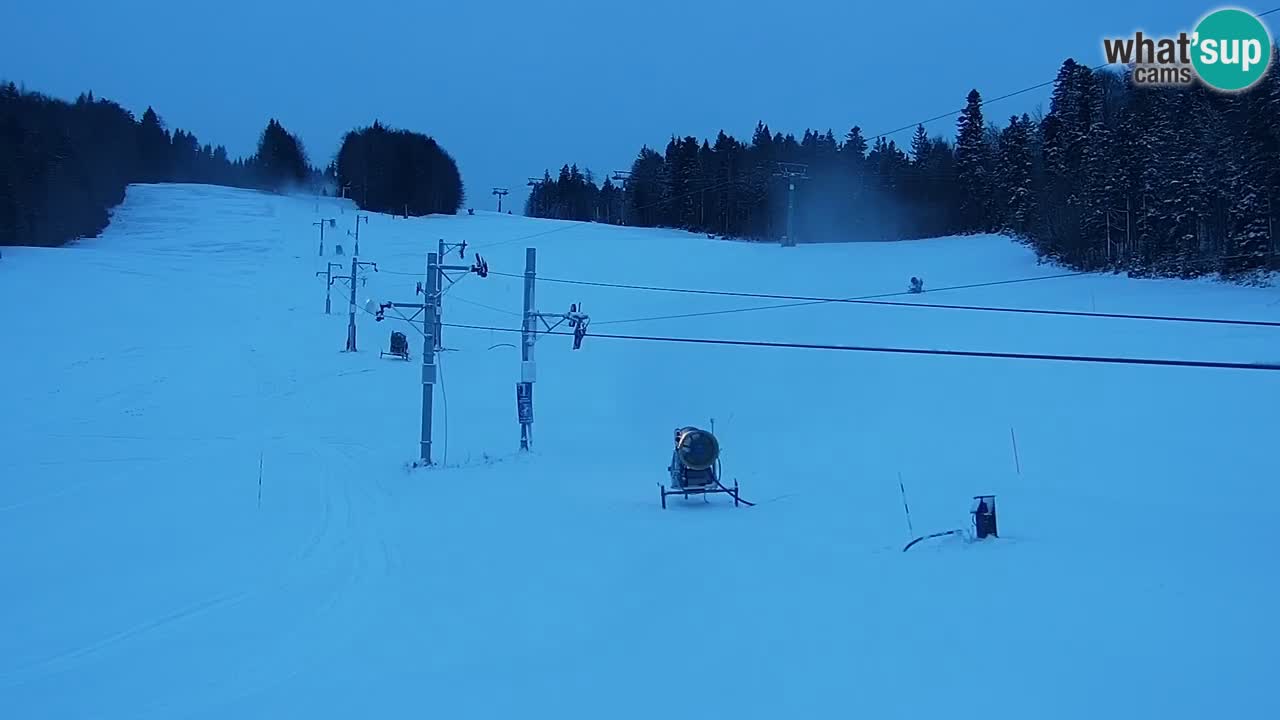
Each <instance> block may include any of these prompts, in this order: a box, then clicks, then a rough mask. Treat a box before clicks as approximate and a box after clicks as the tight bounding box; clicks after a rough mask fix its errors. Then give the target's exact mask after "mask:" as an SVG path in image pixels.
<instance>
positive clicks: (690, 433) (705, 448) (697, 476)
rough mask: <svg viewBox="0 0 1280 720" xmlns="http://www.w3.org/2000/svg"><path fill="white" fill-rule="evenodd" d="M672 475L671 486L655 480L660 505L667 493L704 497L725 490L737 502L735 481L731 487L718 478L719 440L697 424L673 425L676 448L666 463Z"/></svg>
mask: <svg viewBox="0 0 1280 720" xmlns="http://www.w3.org/2000/svg"><path fill="white" fill-rule="evenodd" d="M667 472H668V473H670V475H671V484H670V489H668V488H667V487H665V486H663V485H662V484H661V483H659V484H658V488H659V490H661V493H662V507H663V508H664V509H665V508H666V507H667V496H668V495H682V496H684V497H685V498H688V497H689V496H690V495H701V496H702V499H703V501H704V502H705V501H706V499H707V498H706V496H707V495H714V494H717V493H724V494H726V495H732V496H733V504H734V506H735V507H736V506H737V505H738V503H739V498H738V481H737V480H734V481H733V488H732V489H730V488H727V487H725V486H724V484H723V483H721V482H720V442H719V441H718V440H716V436H715V435H713V434H712V433H711V432H709V431H707V430H703V429H701V428H696V427H688V426H686V427H682V428H676V431H675V449H674V450H672V451H671V464H670V465H668V466H667Z"/></svg>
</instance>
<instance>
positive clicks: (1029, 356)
mask: <svg viewBox="0 0 1280 720" xmlns="http://www.w3.org/2000/svg"><path fill="white" fill-rule="evenodd" d="M444 326H445V327H451V328H457V329H459V330H484V331H489V332H505V333H518V332H523V331H522V329H521V328H504V327H493V326H488V325H468V324H465V323H444ZM539 334H540V335H564V336H572V333H566V332H559V331H543V332H540V333H539ZM589 337H592V338H603V339H610V340H640V341H648V342H668V343H685V344H693V345H728V346H737V347H759V348H780V349H793V350H827V351H838V352H867V353H889V354H898V355H937V356H943V357H971V358H991V359H1000V360H1046V361H1056V362H1079V363H1097V364H1106V365H1147V366H1158V367H1188V368H1217V369H1222V370H1272V371H1280V363H1242V362H1226V361H1215V360H1177V359H1169V358H1136V357H1114V356H1108V355H1053V354H1048V353H1017V352H994V351H986V350H931V349H926V348H899V347H884V346H874V345H834V344H825V343H796V342H778V341H769V340H728V339H719V338H691V337H663V336H658V335H616V334H609V333H592V334H591V335H589Z"/></svg>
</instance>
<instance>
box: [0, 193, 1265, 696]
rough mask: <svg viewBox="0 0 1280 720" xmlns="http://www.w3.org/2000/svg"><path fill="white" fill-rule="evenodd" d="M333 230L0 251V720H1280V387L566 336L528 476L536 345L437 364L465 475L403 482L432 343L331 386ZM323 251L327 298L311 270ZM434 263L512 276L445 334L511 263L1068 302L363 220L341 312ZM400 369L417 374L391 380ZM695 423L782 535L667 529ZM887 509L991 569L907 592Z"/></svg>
mask: <svg viewBox="0 0 1280 720" xmlns="http://www.w3.org/2000/svg"><path fill="white" fill-rule="evenodd" d="M316 202H317V201H316V200H315V199H310V198H284V197H278V196H273V195H268V194H261V193H254V192H246V191H238V190H231V189H225V188H213V187H206V186H163V185H161V186H135V187H131V188H130V189H129V192H128V197H127V199H126V201H125V203H124V204H123V205H122V206H121V207H120V208H119V209H118V210H117V211H116V213H115V216H114V218H113V221H112V223H111V225H110V227H109V228H108V229H107V231H106V232H105V233H104V235H103V236H102V237H101V238H97V239H92V240H86V241H84V242H82V243H80V244H78V245H76V246H73V247H69V248H64V249H30V248H12V249H10V248H6V250H5V254H4V258H3V260H0V304H2V307H3V308H4V310H3V313H4V314H3V329H2V330H0V336H2V337H3V352H2V353H0V397H2V398H3V401H4V420H3V432H0V478H2V480H0V717H3V718H12V719H14V720H27V719H35V718H157V719H159V718H409V717H419V718H655V717H662V718H716V717H724V718H852V717H868V718H889V717H898V718H941V717H956V716H969V715H981V716H983V717H988V718H1081V717H1095V718H1096V717H1109V718H1134V717H1153V718H1154V717H1159V718H1210V717H1222V718H1227V717H1229V718H1275V717H1280V688H1278V686H1277V685H1276V682H1275V672H1276V669H1277V667H1280V649H1278V648H1280V620H1278V616H1277V614H1276V610H1275V609H1276V607H1277V603H1278V602H1280V581H1278V580H1277V571H1276V568H1277V565H1276V557H1277V554H1278V552H1277V551H1278V550H1280V540H1278V539H1277V537H1278V536H1277V534H1276V528H1277V502H1278V501H1280V488H1278V487H1277V479H1278V478H1277V474H1276V470H1275V468H1276V464H1275V461H1276V449H1277V431H1278V429H1280V424H1278V421H1277V408H1278V407H1280V405H1278V403H1277V400H1278V399H1280V374H1276V373H1271V372H1265V371H1255V370H1249V371H1241V370H1217V369H1194V368H1165V367H1135V366H1118V365H1117V366H1108V365H1089V364H1073V363H1062V362H1044V361H1017V360H997V359H970V358H955V357H933V356H904V355H886V354H872V353H855V352H835V351H816V350H794V349H770V348H743V347H732V346H712V345H682V344H674V343H657V342H640V341H624V340H614V339H607V338H601V337H594V338H593V337H591V336H590V335H589V336H588V337H587V338H586V341H585V342H584V344H583V349H582V350H580V351H576V352H575V351H573V350H571V342H570V339H569V338H568V337H564V336H553V337H545V338H543V339H541V340H540V341H539V343H538V345H537V363H538V376H537V385H536V389H535V391H534V400H535V426H534V452H533V453H532V454H530V455H525V456H520V455H519V454H518V453H517V452H516V451H517V443H518V437H519V430H518V425H517V422H516V408H515V382H516V380H517V379H518V377H519V362H518V361H519V354H518V351H517V350H516V349H515V347H514V344H518V341H519V339H518V338H519V336H518V335H517V334H511V333H504V332H500V331H496V330H495V331H490V330H485V331H476V330H464V329H458V328H448V327H446V328H445V331H444V341H445V344H446V346H447V348H448V350H447V351H446V352H444V353H443V356H442V359H441V369H442V376H443V380H444V383H443V387H442V388H440V389H439V390H438V391H437V393H436V415H435V420H436V441H437V442H436V458H437V460H440V459H444V460H446V462H447V465H448V466H449V467H445V468H434V469H427V470H412V471H410V470H406V463H407V462H409V461H412V460H413V459H415V458H416V456H417V453H418V442H417V441H418V428H419V408H420V388H421V386H420V384H419V380H420V366H419V364H418V361H419V357H420V356H419V352H420V351H421V336H420V335H419V334H418V333H417V332H416V331H414V330H413V329H412V328H410V327H408V326H407V325H405V324H404V323H400V322H396V321H391V320H388V321H386V322H382V323H376V322H374V321H373V318H372V317H370V316H368V315H366V314H364V313H363V312H361V313H360V314H359V318H358V323H359V352H357V353H354V354H350V353H344V352H342V350H343V346H344V341H345V335H346V330H345V327H346V322H347V318H346V310H347V303H346V300H345V292H346V291H345V289H344V288H342V287H335V288H334V302H333V310H334V312H333V314H332V315H329V316H326V315H325V314H324V312H323V309H324V281H323V279H318V278H317V277H316V276H315V271H316V270H317V269H323V267H324V262H326V261H328V260H330V259H332V260H334V261H336V262H342V263H346V264H347V265H346V267H348V268H349V262H350V251H351V244H352V243H351V240H350V239H349V238H345V237H338V236H342V235H345V234H346V231H347V230H349V229H351V228H352V227H353V224H352V221H353V217H354V215H355V213H354V209H353V208H351V207H350V206H345V207H344V206H341V205H340V204H339V203H338V201H334V200H321V201H320V205H321V208H320V213H317V212H316ZM321 215H322V216H325V217H329V216H332V217H335V218H337V219H338V227H337V229H336V230H331V231H328V232H327V233H326V246H327V248H326V250H327V251H328V250H330V249H331V248H332V246H333V242H334V241H335V240H338V241H340V242H342V244H343V245H344V249H345V250H346V251H347V254H346V255H343V256H342V257H337V258H319V257H317V244H318V231H317V228H315V227H314V226H312V225H311V223H312V222H314V221H315V220H316V218H317V217H318V216H321ZM535 234H538V235H539V236H538V237H536V238H532V239H527V240H521V239H520V238H522V237H524V236H529V235H535ZM439 238H445V239H446V240H449V241H451V242H457V241H462V240H466V241H467V243H468V253H467V257H468V261H469V260H470V259H471V258H472V254H471V249H473V248H478V249H480V252H481V254H482V255H484V256H485V257H486V258H487V259H488V261H489V266H490V269H491V270H492V271H494V272H493V274H491V275H490V276H489V277H488V278H484V279H481V278H478V277H476V276H469V277H466V278H465V279H463V280H462V281H461V282H460V283H458V284H457V285H456V286H454V287H453V288H452V289H450V290H449V292H448V294H447V295H446V296H445V298H444V314H445V322H446V323H457V324H471V325H482V326H489V327H497V328H518V327H519V324H520V320H519V317H518V314H519V312H520V308H521V285H522V281H521V280H520V279H518V278H514V277H506V276H502V275H499V274H498V273H511V274H515V275H519V274H520V273H521V272H522V271H523V265H524V249H525V247H526V246H528V245H536V246H537V248H538V264H539V268H538V270H539V275H540V277H544V278H559V279H587V280H593V281H604V282H618V283H636V284H651V285H668V286H679V287H703V288H715V289H728V290H750V291H763V292H773V293H783V294H803V295H821V296H851V295H863V294H873V293H881V292H897V291H900V290H902V289H904V288H905V286H906V282H907V279H908V278H909V277H910V276H911V275H919V276H921V277H923V278H924V279H925V281H926V283H927V287H928V288H940V287H944V286H951V285H962V284H972V283H982V282H988V281H997V280H1008V279H1013V278H1023V277H1033V276H1038V275H1051V274H1057V273H1061V272H1063V271H1062V270H1061V269H1056V268H1051V267H1048V266H1037V265H1036V263H1035V260H1034V257H1033V256H1032V255H1031V254H1030V253H1028V252H1027V251H1026V250H1025V249H1023V248H1021V247H1019V246H1018V245H1016V244H1013V243H1011V242H1009V241H1008V240H1006V239H1002V238H998V237H970V238H952V239H939V240H931V241H922V242H908V243H874V244H849V245H823V246H801V247H798V248H793V249H783V248H779V247H777V246H774V245H751V244H744V243H731V242H725V241H717V240H709V239H707V238H705V237H700V236H692V235H686V234H682V233H677V232H670V231H659V230H639V229H629V228H616V227H606V226H597V225H589V224H572V223H561V222H555V221H539V220H529V219H524V218H520V217H515V216H507V215H505V214H504V215H497V214H490V213H477V214H476V215H475V216H467V215H465V214H463V215H460V216H457V217H430V218H419V219H397V218H392V217H388V216H382V215H377V214H372V215H371V216H370V221H369V223H368V224H367V225H364V226H362V227H361V231H360V239H361V252H362V254H361V259H362V260H368V261H374V262H377V263H378V267H379V270H380V272H377V273H374V272H372V270H371V269H370V270H369V271H368V272H367V273H366V275H367V284H361V285H360V287H359V288H358V297H359V299H360V301H361V303H363V302H364V300H365V299H367V298H374V299H378V300H394V301H405V302H412V301H414V300H415V294H414V286H415V282H416V281H417V280H418V278H417V277H415V276H414V273H419V272H421V270H422V268H423V264H424V258H425V253H426V251H427V250H428V249H429V248H434V247H435V245H436V241H437V239H439ZM452 261H453V262H461V261H460V260H458V259H457V258H456V255H455V256H454V259H453V260H452ZM393 271H394V272H397V273H406V274H392V272H393ZM923 299H925V300H928V301H933V302H948V303H964V304H981V303H986V304H993V305H1003V306H1020V307H1036V308H1060V309H1070V310H1095V309H1096V310H1097V311H1115V312H1140V313H1162V314H1183V315H1199V316H1216V317H1236V318H1257V319H1270V320H1277V319H1280V292H1278V291H1276V290H1274V289H1249V288H1240V287H1231V286H1225V285H1221V284H1215V283H1211V282H1179V281H1138V280H1130V279H1126V278H1123V277H1110V276H1107V277H1099V276H1088V277H1074V278H1064V279H1049V280H1043V281H1039V282H1029V283H1021V284H1013V285H1001V286H992V287H985V288H977V289H970V290H962V291H952V292H932V293H930V294H927V295H925V296H924V298H923ZM536 300H537V305H538V309H539V310H541V311H543V312H562V311H565V310H567V309H568V306H569V304H570V303H571V302H581V303H583V305H584V309H585V311H586V312H588V313H589V314H590V315H591V318H592V324H591V329H592V331H593V332H599V333H605V332H610V333H629V334H642V335H667V336H681V337H704V338H727V339H749V340H770V341H794V342H805V343H832V344H856V345H887V346H899V347H916V348H920V347H924V348H942V349H973V350H999V351H1029V352H1043V353H1061V354H1077V355H1079V354H1084V355H1117V356H1141V357H1171V358H1196V359H1212V360H1232V361H1243V362H1276V361H1280V332H1277V331H1276V330H1274V329H1267V328H1256V327H1255V328H1250V327H1227V326H1213V325H1192V324H1174V323H1156V322H1138V321H1126V320H1100V319H1094V318H1066V317H1045V316H1023V315H1003V314H990V313H969V312H960V311H946V310H936V309H933V310H925V309H912V308H892V307H869V306H850V305H809V306H802V307H793V308H788V309H774V310H761V311H757V312H742V313H724V314H718V315H707V316H702V317H696V318H685V319H673V320H663V321H648V322H632V323H622V322H614V321H622V320H627V319H634V318H640V317H650V316H664V315H678V314H687V313H697V312H707V311H714V310H723V309H729V308H740V307H748V306H752V305H769V304H778V302H777V301H765V300H753V299H744V298H728V297H712V296H697V295H680V294H664V293H656V292H638V291H634V290H618V289H609V288H601V287H585V286H575V285H568V284H563V283H552V282H545V281H540V282H539V283H538V286H537V297H536ZM396 329H398V330H402V331H405V332H406V333H407V334H408V335H409V339H410V346H411V350H412V353H413V361H412V362H409V363H405V362H402V361H397V360H391V359H381V358H379V356H378V351H379V350H381V349H386V347H387V345H388V336H389V333H390V332H391V331H392V330H396ZM711 418H715V427H716V432H717V435H718V436H719V438H720V441H721V445H722V447H723V461H724V471H725V475H726V476H727V477H728V478H730V479H732V478H737V479H738V481H739V482H740V483H741V486H742V494H743V497H744V498H746V499H748V500H752V501H755V502H757V503H758V505H757V506H756V507H754V508H746V507H743V508H736V509H735V508H734V507H733V505H732V502H731V501H729V500H727V499H726V498H725V497H723V496H720V497H713V498H712V499H711V500H710V502H708V503H703V502H702V501H701V500H697V501H684V500H681V499H674V501H673V502H671V503H670V507H669V509H667V510H665V511H664V510H661V509H660V508H659V502H658V501H659V497H658V487H657V484H658V483H659V482H663V481H665V480H666V471H665V468H666V465H667V462H668V461H669V459H670V452H671V444H672V431H673V430H674V429H675V428H676V427H678V426H681V425H685V424H694V425H703V426H706V425H707V424H709V422H710V419H711ZM1011 429H1012V432H1013V433H1014V434H1016V442H1017V451H1018V461H1017V462H1018V463H1019V464H1020V472H1019V470H1018V469H1016V468H1015V460H1014V456H1013V447H1012V446H1013V442H1012V439H1013V438H1011ZM446 451H447V457H446V455H445V453H446ZM260 468H261V471H260ZM899 474H901V478H902V480H903V484H904V485H905V489H906V494H907V500H908V502H909V504H910V509H911V520H912V523H913V525H914V530H915V533H916V534H924V533H927V532H936V531H941V530H947V529H951V528H959V527H965V526H967V524H968V514H967V511H968V507H969V503H970V498H971V497H972V496H973V495H975V494H978V493H995V494H996V495H997V496H998V503H999V505H998V507H999V512H1000V516H999V520H1000V530H1001V535H1002V537H1001V538H1000V539H998V540H991V541H985V542H976V543H966V542H964V541H962V540H957V539H955V538H954V537H949V538H944V539H942V540H937V541H927V542H925V543H921V544H920V545H917V546H916V547H914V548H912V549H911V551H910V552H907V553H905V554H904V553H903V552H902V551H901V550H902V546H903V545H904V544H905V543H906V542H907V540H909V539H910V535H909V533H908V527H907V520H906V517H905V515H904V512H903V499H902V496H901V494H900V491H899Z"/></svg>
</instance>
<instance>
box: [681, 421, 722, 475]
mask: <svg viewBox="0 0 1280 720" xmlns="http://www.w3.org/2000/svg"><path fill="white" fill-rule="evenodd" d="M676 457H677V458H678V459H679V461H680V464H681V465H683V466H684V467H686V468H688V469H690V470H706V469H708V468H710V467H711V466H712V465H715V462H716V460H717V459H718V458H719V457H720V443H719V441H718V440H716V436H715V435H712V434H711V433H710V432H708V431H706V430H703V429H701V428H696V427H683V428H680V429H678V430H676Z"/></svg>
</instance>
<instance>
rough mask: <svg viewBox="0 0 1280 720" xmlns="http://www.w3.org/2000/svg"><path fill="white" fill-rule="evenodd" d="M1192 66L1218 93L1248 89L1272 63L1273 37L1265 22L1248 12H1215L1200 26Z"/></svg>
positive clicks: (1197, 30)
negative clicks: (1219, 91) (1220, 91)
mask: <svg viewBox="0 0 1280 720" xmlns="http://www.w3.org/2000/svg"><path fill="white" fill-rule="evenodd" d="M1192 43H1193V44H1194V45H1195V49H1194V50H1193V51H1192V55H1191V64H1192V65H1194V66H1195V68H1196V72H1197V73H1198V74H1199V75H1200V79H1201V80H1203V81H1204V82H1205V84H1207V85H1209V86H1210V87H1212V88H1215V89H1217V90H1226V91H1236V90H1244V89H1245V88H1248V87H1249V86H1251V85H1253V84H1254V83H1256V82H1258V79H1259V78H1261V77H1262V75H1263V74H1264V73H1266V71H1267V67H1268V66H1269V65H1270V64H1271V35H1270V33H1268V32H1267V27H1266V26H1265V25H1263V24H1262V21H1261V20H1259V19H1258V18H1256V17H1254V16H1253V15H1252V14H1250V13H1248V12H1245V11H1244V10H1237V9H1235V8H1226V9H1223V10H1215V11H1213V12H1211V13H1209V14H1208V15H1205V16H1204V19H1203V20H1201V21H1200V24H1199V25H1197V26H1196V30H1195V36H1194V39H1193V40H1192Z"/></svg>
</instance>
